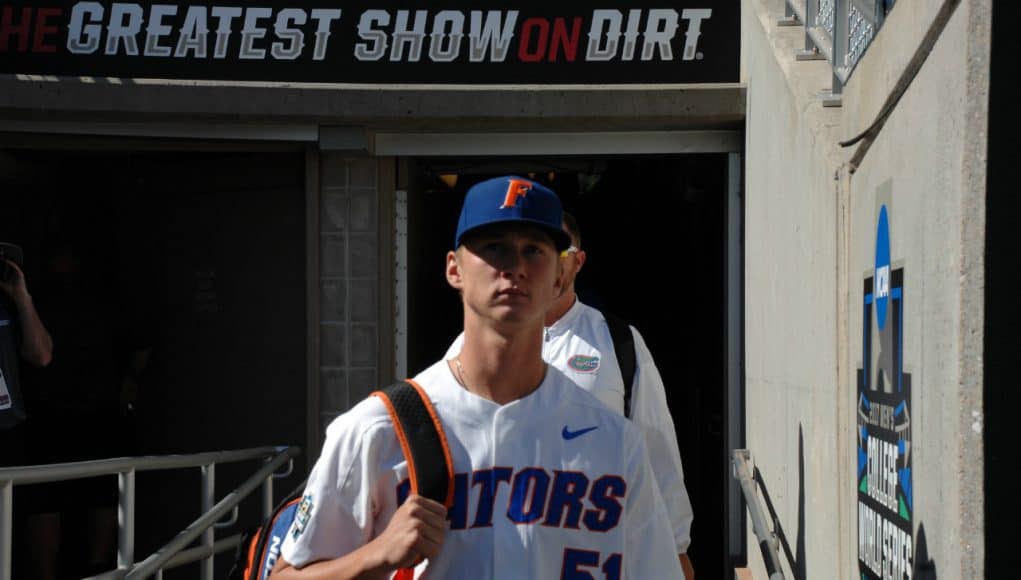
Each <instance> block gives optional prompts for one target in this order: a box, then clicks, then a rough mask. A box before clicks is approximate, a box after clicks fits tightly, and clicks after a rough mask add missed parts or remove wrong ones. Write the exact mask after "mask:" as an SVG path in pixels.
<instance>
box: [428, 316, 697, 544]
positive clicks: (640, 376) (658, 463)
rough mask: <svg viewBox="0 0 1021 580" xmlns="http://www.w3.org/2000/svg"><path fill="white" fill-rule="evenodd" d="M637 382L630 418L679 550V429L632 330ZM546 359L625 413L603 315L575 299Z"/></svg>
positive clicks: (684, 528) (682, 495) (687, 514)
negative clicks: (642, 442) (641, 441)
mask: <svg viewBox="0 0 1021 580" xmlns="http://www.w3.org/2000/svg"><path fill="white" fill-rule="evenodd" d="M630 328H631V334H632V336H633V337H634V342H635V368H636V371H635V382H634V384H633V386H632V398H631V420H632V421H633V422H634V423H635V424H636V425H638V426H639V427H641V429H642V431H643V432H644V433H645V444H646V447H647V449H648V452H649V458H650V459H651V461H652V465H653V472H654V475H655V477H656V483H657V484H658V486H659V491H660V494H661V495H662V497H663V501H664V502H665V503H666V506H667V512H668V513H669V516H670V524H671V529H672V530H673V536H674V541H675V543H676V546H677V553H678V554H683V553H687V551H688V545H689V544H691V520H692V518H693V514H692V511H691V500H690V499H689V498H688V490H687V488H686V487H685V486H684V468H683V467H682V466H681V453H680V450H679V448H678V445H677V432H676V430H675V429H674V421H673V419H672V418H671V417H670V409H669V408H668V407H667V402H666V391H665V388H664V386H663V379H662V378H661V377H660V375H659V370H658V369H657V368H656V363H655V362H654V361H653V360H652V353H650V352H649V348H648V347H647V346H646V345H645V340H643V339H642V335H641V334H639V332H638V331H637V330H636V329H635V328H634V327H630ZM544 332H545V336H544V340H543V348H542V358H543V359H545V360H546V361H547V362H549V363H550V364H551V365H552V366H554V367H556V368H557V369H558V370H560V371H561V372H563V373H564V374H565V375H567V377H568V378H569V379H571V380H572V381H573V382H574V383H575V384H577V385H578V386H579V387H581V388H583V389H585V390H586V391H588V392H590V393H592V394H593V395H595V396H596V397H597V398H598V399H599V400H600V401H602V402H603V403H604V404H605V405H606V406H607V407H609V408H610V409H612V410H614V411H615V412H617V413H618V414H620V415H623V414H624V382H623V379H622V378H621V374H620V366H619V365H618V364H617V356H616V353H615V352H614V350H613V338H612V337H611V336H610V328H609V326H607V324H606V319H605V318H604V317H603V314H602V313H601V312H599V311H598V310H596V309H595V308H592V307H591V306H587V305H585V304H582V302H581V300H575V301H574V305H573V306H571V308H570V310H568V311H567V312H566V313H565V314H564V316H562V317H561V318H560V320H557V321H556V322H554V323H553V325H552V326H549V327H547V328H546V330H545V331H544ZM463 340H464V335H463V334H462V335H461V336H458V337H457V339H455V340H454V344H452V345H451V346H450V348H449V349H448V350H447V354H446V356H445V357H444V358H446V359H452V358H454V357H456V356H457V355H458V353H460V352H461V344H462V342H463Z"/></svg>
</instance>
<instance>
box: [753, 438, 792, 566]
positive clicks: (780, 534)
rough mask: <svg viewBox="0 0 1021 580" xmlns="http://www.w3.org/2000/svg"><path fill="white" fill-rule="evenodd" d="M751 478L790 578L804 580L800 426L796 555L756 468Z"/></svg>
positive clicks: (760, 474)
mask: <svg viewBox="0 0 1021 580" xmlns="http://www.w3.org/2000/svg"><path fill="white" fill-rule="evenodd" d="M753 476H754V478H755V483H756V484H758V486H759V490H761V492H762V499H763V500H765V502H766V509H767V510H769V518H770V520H771V521H772V523H773V532H774V533H775V534H776V537H777V539H779V540H780V547H781V548H783V553H784V556H785V557H786V558H787V565H788V566H789V567H790V569H791V574H792V577H793V578H794V580H805V435H804V433H803V431H802V428H801V425H800V424H799V425H798V537H797V538H795V541H796V543H797V555H794V554H793V553H791V544H790V542H789V541H788V540H787V534H786V533H785V532H784V530H783V525H781V524H780V517H779V516H778V515H777V513H776V508H775V507H774V506H773V499H772V498H771V497H770V496H769V490H768V489H767V488H766V482H765V481H764V480H763V479H762V473H761V472H760V471H759V468H758V467H756V468H755V473H754V474H753Z"/></svg>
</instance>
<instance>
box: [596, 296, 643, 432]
mask: <svg viewBox="0 0 1021 580" xmlns="http://www.w3.org/2000/svg"><path fill="white" fill-rule="evenodd" d="M603 318H605V319H606V325H607V326H608V327H609V328H610V340H612V341H613V352H614V354H616V355H617V365H618V366H619V367H620V377H621V379H622V380H623V381H624V417H626V418H628V419H630V418H631V397H632V391H633V390H634V382H635V373H636V372H637V370H638V369H637V366H638V362H637V360H636V357H635V337H634V336H633V335H632V334H631V327H630V326H628V323H627V322H624V319H623V318H621V317H619V316H617V315H616V314H613V313H610V312H603Z"/></svg>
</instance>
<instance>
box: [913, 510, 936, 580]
mask: <svg viewBox="0 0 1021 580" xmlns="http://www.w3.org/2000/svg"><path fill="white" fill-rule="evenodd" d="M915 541H916V544H915V575H914V577H915V580H936V563H935V562H933V561H932V560H931V559H930V558H929V547H928V546H927V545H926V544H927V542H926V541H925V524H922V523H919V524H918V537H917V538H916V539H915Z"/></svg>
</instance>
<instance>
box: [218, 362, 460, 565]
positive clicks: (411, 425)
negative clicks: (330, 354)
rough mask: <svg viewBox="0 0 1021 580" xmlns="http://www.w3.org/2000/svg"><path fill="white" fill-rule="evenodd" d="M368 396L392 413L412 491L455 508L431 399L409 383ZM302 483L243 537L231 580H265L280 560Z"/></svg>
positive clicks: (448, 463)
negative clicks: (406, 463)
mask: <svg viewBox="0 0 1021 580" xmlns="http://www.w3.org/2000/svg"><path fill="white" fill-rule="evenodd" d="M369 396H375V397H379V398H380V400H382V402H383V405H384V406H385V407H386V409H387V411H388V412H389V413H390V418H391V420H392V421H393V425H394V431H396V434H397V439H398V440H399V441H400V444H401V451H402V452H403V454H404V458H405V459H406V460H407V462H408V476H409V479H410V480H411V493H414V494H417V495H421V496H423V497H427V498H429V499H432V500H435V501H438V502H441V503H443V504H444V505H445V506H447V508H448V509H449V508H450V507H451V506H452V505H453V504H454V462H453V460H452V459H451V456H450V447H449V446H448V445H447V438H446V435H445V434H444V432H443V426H442V425H441V424H440V419H439V416H438V415H437V414H436V410H435V409H434V408H433V406H432V403H431V402H430V401H429V397H428V396H427V395H426V394H425V392H424V391H423V390H422V387H420V386H419V385H418V384H417V383H415V382H414V381H412V380H410V379H408V380H405V381H401V382H399V383H395V384H393V385H390V386H389V387H386V388H385V389H382V390H379V391H375V392H374V393H372V394H371V395H369ZM307 481H308V480H307V479H306V480H305V481H303V482H301V485H299V486H298V487H297V488H296V489H295V490H294V491H292V492H291V493H290V494H288V496H287V497H286V498H284V500H283V501H281V502H280V503H279V504H278V505H277V506H276V507H275V508H274V509H273V513H272V514H271V515H270V516H269V517H268V518H266V520H265V521H263V522H262V524H261V525H260V526H258V527H256V528H253V529H251V530H249V531H248V532H246V533H245V534H244V535H243V536H242V537H241V543H240V544H239V545H238V548H237V552H236V553H235V556H234V567H233V568H232V569H231V571H230V576H229V578H230V579H231V580H265V579H266V577H267V576H269V573H270V571H271V570H272V569H273V566H274V564H276V561H277V559H278V558H279V557H280V548H281V546H283V543H284V537H285V536H286V535H287V532H288V530H290V528H291V523H292V522H293V521H294V519H295V517H296V516H297V514H298V513H299V512H300V511H301V509H302V508H301V506H302V499H303V493H304V490H305V483H306V482H307ZM413 577H414V576H413V571H412V570H411V569H410V568H408V569H403V570H400V571H398V573H397V575H396V576H395V578H396V579H404V578H407V579H410V578H413Z"/></svg>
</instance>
